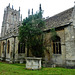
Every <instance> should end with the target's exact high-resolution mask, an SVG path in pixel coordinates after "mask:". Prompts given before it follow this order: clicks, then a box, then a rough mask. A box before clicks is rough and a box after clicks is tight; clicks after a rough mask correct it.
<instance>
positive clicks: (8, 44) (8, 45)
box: [7, 40, 10, 53]
mask: <svg viewBox="0 0 75 75" xmlns="http://www.w3.org/2000/svg"><path fill="white" fill-rule="evenodd" d="M9 52H10V41H9V40H8V42H7V53H9Z"/></svg>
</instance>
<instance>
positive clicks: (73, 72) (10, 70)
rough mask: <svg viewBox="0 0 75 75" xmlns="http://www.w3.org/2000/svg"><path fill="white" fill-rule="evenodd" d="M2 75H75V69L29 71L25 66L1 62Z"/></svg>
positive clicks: (0, 73) (57, 68)
mask: <svg viewBox="0 0 75 75" xmlns="http://www.w3.org/2000/svg"><path fill="white" fill-rule="evenodd" d="M0 75H75V69H67V68H59V67H56V68H50V67H49V68H44V67H42V69H40V70H27V69H25V64H8V63H6V62H0Z"/></svg>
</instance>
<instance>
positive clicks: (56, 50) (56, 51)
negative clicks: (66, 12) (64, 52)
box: [52, 36, 61, 54]
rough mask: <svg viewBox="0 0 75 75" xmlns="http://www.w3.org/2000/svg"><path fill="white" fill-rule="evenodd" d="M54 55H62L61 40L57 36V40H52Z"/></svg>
mask: <svg viewBox="0 0 75 75" xmlns="http://www.w3.org/2000/svg"><path fill="white" fill-rule="evenodd" d="M52 48H53V54H61V40H60V37H58V36H56V37H55V40H52Z"/></svg>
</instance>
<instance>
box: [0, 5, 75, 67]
mask: <svg viewBox="0 0 75 75" xmlns="http://www.w3.org/2000/svg"><path fill="white" fill-rule="evenodd" d="M45 22H46V24H45V26H46V28H45V29H44V42H45V46H46V49H45V57H44V60H45V61H48V62H49V63H51V62H52V63H53V64H55V65H56V66H75V6H74V7H72V8H70V9H68V10H65V11H63V12H61V13H59V14H57V15H54V16H52V17H50V18H47V19H45ZM21 25H22V16H21V15H20V8H19V10H18V11H17V10H14V8H13V6H12V8H10V4H9V5H8V6H7V7H6V8H5V9H4V17H3V22H2V30H1V38H0V60H5V61H8V62H9V63H12V62H14V61H15V62H20V61H23V60H25V57H26V56H27V49H26V47H25V46H24V44H22V48H21V47H20V45H21V43H20V42H19V40H18V28H19V26H21ZM52 28H55V31H56V33H57V37H56V39H57V40H55V41H53V40H52V39H51V38H52V37H51V32H50V30H51V29H52Z"/></svg>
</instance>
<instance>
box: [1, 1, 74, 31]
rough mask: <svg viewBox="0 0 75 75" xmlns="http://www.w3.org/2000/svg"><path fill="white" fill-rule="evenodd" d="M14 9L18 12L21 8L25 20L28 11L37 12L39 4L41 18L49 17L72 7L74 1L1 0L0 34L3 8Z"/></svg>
mask: <svg viewBox="0 0 75 75" xmlns="http://www.w3.org/2000/svg"><path fill="white" fill-rule="evenodd" d="M9 3H10V6H11V7H12V5H13V7H14V9H16V10H18V9H19V7H20V8H21V14H22V17H23V18H25V17H27V16H28V9H30V10H32V8H33V11H34V13H35V12H36V11H37V10H39V4H41V6H42V9H43V10H44V14H43V17H47V16H49V17H51V16H53V15H55V14H58V13H60V12H62V11H64V10H67V9H69V8H71V7H73V6H74V0H1V1H0V32H1V26H2V21H3V14H4V8H6V6H8V4H9Z"/></svg>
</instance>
